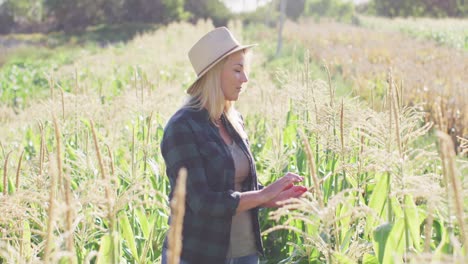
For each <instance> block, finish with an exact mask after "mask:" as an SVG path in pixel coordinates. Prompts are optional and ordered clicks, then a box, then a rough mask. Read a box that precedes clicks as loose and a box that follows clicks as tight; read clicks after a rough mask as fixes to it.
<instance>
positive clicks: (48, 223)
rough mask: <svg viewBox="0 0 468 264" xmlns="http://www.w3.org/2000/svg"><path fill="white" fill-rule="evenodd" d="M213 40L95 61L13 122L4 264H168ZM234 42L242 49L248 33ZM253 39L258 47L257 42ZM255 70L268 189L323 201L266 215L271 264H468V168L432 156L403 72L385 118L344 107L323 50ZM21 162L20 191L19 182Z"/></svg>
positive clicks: (175, 31)
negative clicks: (295, 186) (168, 147)
mask: <svg viewBox="0 0 468 264" xmlns="http://www.w3.org/2000/svg"><path fill="white" fill-rule="evenodd" d="M211 28H212V25H211V24H209V23H207V22H205V23H199V24H198V25H196V26H193V25H188V24H184V23H181V24H172V25H169V26H167V27H166V28H162V29H161V30H159V31H157V32H155V33H154V34H149V35H141V36H138V37H136V38H135V39H134V40H133V41H132V42H130V43H128V45H127V46H125V48H121V47H120V48H117V47H112V46H109V47H107V48H105V49H103V50H102V52H100V53H98V54H94V55H93V54H91V55H89V54H88V55H87V56H83V57H82V58H80V59H79V60H77V61H75V63H74V65H69V66H65V67H60V68H59V69H57V71H55V72H54V73H53V74H52V75H50V76H49V77H48V78H49V79H48V80H50V81H51V85H50V86H48V87H47V90H46V92H47V93H48V96H47V98H46V99H44V98H43V99H41V100H31V105H30V107H26V108H25V109H23V110H21V109H20V110H19V111H18V114H14V115H10V114H5V115H2V116H1V117H0V119H1V120H2V121H3V123H2V125H3V124H5V127H6V128H7V129H2V130H0V136H1V142H2V144H1V147H2V161H3V168H2V171H1V172H2V175H3V181H2V182H1V184H2V186H1V187H2V188H3V189H2V191H3V192H4V194H3V195H1V196H0V203H1V204H2V207H1V209H0V229H1V231H2V232H1V241H0V259H1V260H0V261H3V262H13V263H21V262H25V263H42V262H50V263H62V262H67V263H69V262H76V263H117V262H129V263H154V262H156V263H157V262H158V261H159V259H160V255H161V246H162V242H163V239H164V237H165V235H166V233H167V231H168V230H169V226H168V224H167V220H168V218H169V211H170V209H169V205H168V201H167V197H168V194H169V184H168V180H167V177H166V176H165V165H164V161H163V159H162V157H161V155H160V152H159V151H160V150H159V145H160V141H161V139H162V133H163V128H164V124H165V122H166V121H167V120H168V118H169V117H170V116H171V114H172V113H174V111H175V110H176V109H177V108H178V107H179V106H180V105H181V103H182V102H183V98H184V96H185V94H184V89H183V88H184V87H185V86H186V85H187V84H189V83H190V82H191V81H192V80H193V78H194V75H193V74H192V71H191V69H190V65H189V64H188V63H187V60H186V57H185V54H186V52H185V53H184V52H182V51H183V50H188V49H189V48H190V43H194V42H195V41H196V38H197V36H200V35H202V34H203V33H205V32H206V31H208V30H209V29H211ZM233 28H234V31H236V32H238V35H241V32H242V31H241V26H240V25H239V24H236V25H233ZM269 34H272V33H271V32H267V31H264V30H262V32H259V33H258V36H260V37H267V36H268V35H269ZM249 37H250V38H253V37H252V36H249V35H246V36H244V38H246V41H245V42H256V40H257V39H247V38H249ZM249 40H250V41H249ZM258 41H262V40H261V39H259V40H258ZM179 43H180V45H181V46H179V47H178V48H177V49H174V47H175V45H176V44H179ZM285 46H287V45H285ZM156 47H157V48H156ZM295 52H297V53H299V52H302V51H301V50H299V49H298V50H296V51H295ZM254 56H255V57H254V58H255V60H254V63H253V65H252V71H251V74H250V80H251V81H250V82H249V87H248V88H247V91H246V92H245V94H243V95H242V96H241V100H240V101H239V102H238V104H237V105H236V107H237V108H238V109H240V111H241V112H242V113H243V114H244V116H245V122H246V129H247V130H248V132H249V136H250V142H251V148H252V151H253V154H254V156H255V157H256V164H257V170H258V174H259V178H260V180H261V182H262V183H263V184H268V183H270V182H273V181H274V180H275V179H277V178H278V177H280V176H281V175H283V174H284V173H285V172H286V171H294V172H297V173H299V174H301V175H304V176H305V179H306V180H305V184H306V185H307V187H309V190H310V191H309V192H307V193H306V194H305V195H304V197H302V198H300V199H293V200H290V201H287V202H286V203H285V206H284V207H282V208H281V209H278V210H268V209H265V210H262V213H261V217H260V220H261V226H262V228H263V230H266V232H265V233H264V236H263V238H264V242H265V249H266V252H267V257H266V258H265V259H264V261H265V262H267V263H279V262H280V261H283V262H285V263H288V262H296V263H342V262H343V263H345V262H349V263H359V262H361V263H362V262H365V263H378V262H380V263H395V262H403V261H405V262H410V261H413V262H415V263H416V262H418V261H421V260H425V261H431V260H433V261H441V262H442V261H455V260H456V261H463V260H466V252H464V249H463V247H464V245H465V240H466V233H465V232H466V230H465V225H466V221H465V219H464V217H465V216H464V214H465V213H466V212H465V208H467V207H466V206H465V201H464V198H463V197H465V195H466V191H465V190H466V183H467V179H466V177H464V175H466V168H468V166H467V164H466V161H464V160H463V159H459V158H458V156H456V154H455V153H453V152H447V144H446V143H447V142H446V141H444V140H445V139H444V138H446V137H441V141H440V143H437V144H439V146H441V149H442V152H441V153H443V154H441V155H439V154H438V152H437V151H435V150H436V148H435V142H434V144H433V145H430V146H421V145H417V144H416V142H418V140H420V138H421V137H424V136H425V135H426V134H427V131H428V129H429V127H430V125H431V124H430V123H429V124H424V123H423V121H424V118H425V115H424V113H423V112H422V111H421V108H420V106H419V105H412V106H409V105H406V104H405V103H404V102H405V98H403V97H406V96H407V95H406V94H405V95H403V92H401V91H402V90H403V87H402V83H401V82H399V81H398V79H397V78H396V77H395V72H393V74H389V75H388V76H383V77H382V78H379V79H378V80H376V81H378V83H379V85H381V86H382V87H380V88H379V89H382V91H381V95H382V96H375V98H374V100H375V105H379V107H369V106H367V105H366V104H365V103H364V102H362V101H361V100H359V98H351V97H349V96H344V97H343V96H340V93H338V90H337V86H336V84H335V79H334V77H333V76H334V75H333V74H329V75H328V76H329V78H327V80H326V81H323V80H319V79H315V78H313V77H312V74H313V72H312V71H316V70H319V69H317V68H314V67H312V66H311V65H310V62H311V60H312V59H313V57H314V56H316V55H315V53H314V50H313V49H311V52H310V56H309V53H305V54H299V55H298V54H294V55H290V56H294V57H295V58H297V57H302V58H304V61H303V62H297V61H295V60H291V61H295V62H294V64H292V65H291V67H288V68H280V69H277V70H274V71H271V68H269V67H268V66H267V65H268V64H269V63H275V62H272V61H270V60H271V58H270V57H269V56H268V53H267V51H265V50H263V49H262V48H261V47H259V49H257V50H256V51H255V53H254ZM162 62H165V63H162ZM276 65H280V64H276ZM331 65H332V64H331V63H328V66H329V67H330V68H329V69H330V71H331V72H333V71H334V70H336V68H334V67H335V66H331ZM289 69H292V70H289ZM320 70H321V71H323V72H324V76H327V74H326V70H325V69H320ZM52 80H54V81H52ZM407 85H408V84H405V87H407ZM408 89H409V88H405V89H404V91H407V90H408ZM59 94H60V96H59ZM52 95H53V96H52ZM9 107H10V108H8V109H11V107H13V106H9ZM5 113H6V112H5ZM8 113H9V112H8ZM59 113H60V114H59ZM54 115H57V116H56V117H54ZM90 120H92V121H90ZM461 141H462V144H461V145H460V149H461V152H460V153H464V152H466V141H464V139H463V138H462V139H461ZM23 149H24V152H22V150H23ZM15 160H18V163H16V162H15V164H18V165H17V166H18V167H17V169H16V179H21V181H20V184H19V181H18V180H17V181H16V182H18V183H17V184H14V180H13V179H12V177H10V176H11V175H10V174H11V173H10V172H11V171H14V169H12V168H14V165H13V164H14V163H13V161H15ZM20 161H22V163H20ZM182 175H183V173H182V174H181V175H180V176H179V179H180V182H181V183H182V182H183V180H181V179H183V177H181V176H182ZM10 178H11V179H10ZM178 186H179V187H180V186H182V187H183V184H180V185H179V184H178ZM15 187H16V188H15ZM179 187H178V188H179ZM182 187H181V188H182ZM182 189H184V188H182ZM447 190H449V191H450V193H458V194H457V195H448V193H449V192H447ZM455 190H456V191H455ZM5 192H6V193H5ZM177 193H178V194H180V195H181V196H180V197H178V196H177V195H176V197H178V198H176V199H175V200H176V201H177V208H179V209H180V211H178V210H177V209H176V208H175V207H174V205H172V206H173V207H174V208H173V210H172V212H173V214H174V215H173V216H172V219H173V220H172V224H173V225H172V226H171V228H170V230H171V231H170V233H172V232H175V233H174V234H173V235H171V239H170V241H172V242H170V243H174V244H171V253H170V258H171V259H174V261H175V262H177V259H178V256H179V253H178V252H180V251H179V250H180V249H177V248H178V247H179V246H180V229H179V227H180V219H181V217H182V213H181V212H182V211H183V210H184V209H183V208H181V207H179V206H182V205H183V203H179V201H182V200H184V199H183V198H182V196H183V195H182V194H183V192H182V191H181V192H180V193H179V192H178V191H177ZM268 213H271V214H270V215H268ZM174 237H175V238H174ZM418 263H419V262H418Z"/></svg>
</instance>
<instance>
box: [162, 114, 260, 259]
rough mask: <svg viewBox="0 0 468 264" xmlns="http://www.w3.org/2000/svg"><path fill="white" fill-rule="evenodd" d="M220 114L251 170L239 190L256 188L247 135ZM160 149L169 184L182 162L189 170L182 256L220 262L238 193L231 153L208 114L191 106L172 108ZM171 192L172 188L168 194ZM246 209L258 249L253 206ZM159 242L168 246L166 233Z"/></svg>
mask: <svg viewBox="0 0 468 264" xmlns="http://www.w3.org/2000/svg"><path fill="white" fill-rule="evenodd" d="M221 120H222V121H223V123H224V124H225V126H226V128H227V131H228V133H229V134H230V135H231V136H232V138H233V140H234V141H235V142H236V143H237V144H238V145H239V146H240V147H241V149H242V150H243V152H244V153H245V154H246V155H247V157H248V160H249V164H250V175H249V178H248V180H246V181H245V182H244V185H243V188H242V191H249V190H258V189H259V188H261V186H260V185H259V184H258V182H257V175H256V171H255V163H254V160H253V158H252V154H251V152H250V150H249V147H248V146H249V145H248V142H247V140H243V139H242V138H241V137H240V136H239V134H238V133H237V132H236V131H235V130H234V128H233V127H232V125H231V124H230V123H229V121H228V120H227V119H226V117H225V116H224V115H223V116H222V118H221ZM161 152H162V155H163V157H164V160H165V162H166V173H167V176H168V177H169V180H170V184H171V189H172V190H174V187H175V182H176V177H177V174H178V171H179V169H180V168H181V167H186V168H187V172H188V175H187V190H186V210H185V215H184V224H183V231H182V236H183V237H182V255H181V259H183V260H184V261H187V262H188V263H190V264H198V263H200V264H216V263H224V262H225V260H226V255H227V251H228V247H229V238H230V231H231V223H232V217H233V216H234V214H235V213H236V209H237V206H238V205H239V200H240V193H239V192H236V191H234V175H235V168H234V161H233V158H232V156H231V153H230V151H229V149H228V147H227V145H226V144H225V143H224V142H223V139H222V138H221V136H220V134H219V132H218V130H217V128H216V127H215V126H214V124H213V123H212V122H211V121H210V120H209V115H208V111H207V110H205V109H203V110H200V111H199V110H195V109H190V108H182V109H180V110H179V111H177V113H175V114H174V116H173V117H172V118H171V119H170V120H169V122H168V123H167V125H166V128H165V130H164V136H163V139H162V142H161ZM172 194H173V191H171V193H170V195H169V198H170V199H172ZM250 212H251V215H252V223H253V230H254V233H255V234H254V236H255V240H256V245H257V248H258V251H259V253H261V254H263V248H262V242H261V237H260V226H259V222H258V209H257V208H256V209H252V210H250ZM169 221H170V220H169ZM164 245H165V246H166V247H167V238H166V241H165V243H164Z"/></svg>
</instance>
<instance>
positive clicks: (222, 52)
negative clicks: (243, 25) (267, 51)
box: [188, 27, 257, 90]
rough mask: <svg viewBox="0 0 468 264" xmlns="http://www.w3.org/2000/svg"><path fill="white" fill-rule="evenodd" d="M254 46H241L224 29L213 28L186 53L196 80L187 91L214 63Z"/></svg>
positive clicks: (229, 32)
mask: <svg viewBox="0 0 468 264" xmlns="http://www.w3.org/2000/svg"><path fill="white" fill-rule="evenodd" d="M256 45H257V44H250V45H241V44H240V43H239V42H238V41H237V40H236V39H235V38H234V36H233V35H232V33H231V31H229V29H227V28H226V27H219V28H215V29H213V30H212V31H210V32H208V33H207V34H206V35H204V36H203V37H202V38H201V39H200V40H198V41H197V43H195V45H193V47H192V48H191V49H190V51H189V53H188V56H189V59H190V63H191V64H192V67H193V69H194V70H195V73H196V74H197V79H196V80H195V82H193V83H192V84H191V85H190V86H189V90H190V88H191V87H192V86H193V84H195V83H196V82H197V81H198V80H199V79H200V78H201V77H202V76H203V75H204V74H205V73H206V72H208V71H209V70H210V69H211V68H213V66H215V65H216V63H218V62H219V61H221V60H222V59H224V58H226V57H227V56H229V55H231V54H233V53H234V52H236V51H239V50H243V49H247V48H250V47H252V46H256Z"/></svg>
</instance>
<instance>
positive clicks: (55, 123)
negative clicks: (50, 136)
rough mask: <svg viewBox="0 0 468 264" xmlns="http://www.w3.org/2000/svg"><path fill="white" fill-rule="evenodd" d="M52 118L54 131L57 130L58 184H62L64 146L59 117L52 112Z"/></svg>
mask: <svg viewBox="0 0 468 264" xmlns="http://www.w3.org/2000/svg"><path fill="white" fill-rule="evenodd" d="M52 118H53V120H54V131H55V140H56V141H57V157H56V158H57V169H58V171H57V173H58V175H57V176H58V186H61V185H62V177H63V175H62V171H63V168H62V164H63V162H62V146H61V136H60V128H59V126H58V123H57V117H56V116H55V114H52Z"/></svg>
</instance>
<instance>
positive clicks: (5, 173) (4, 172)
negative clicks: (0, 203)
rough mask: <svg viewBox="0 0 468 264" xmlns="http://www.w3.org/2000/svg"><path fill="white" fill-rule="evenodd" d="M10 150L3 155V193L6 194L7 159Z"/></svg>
mask: <svg viewBox="0 0 468 264" xmlns="http://www.w3.org/2000/svg"><path fill="white" fill-rule="evenodd" d="M10 154H11V151H10V152H8V154H7V155H6V157H5V164H4V165H3V195H5V196H6V195H7V194H8V159H9V158H10Z"/></svg>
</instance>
